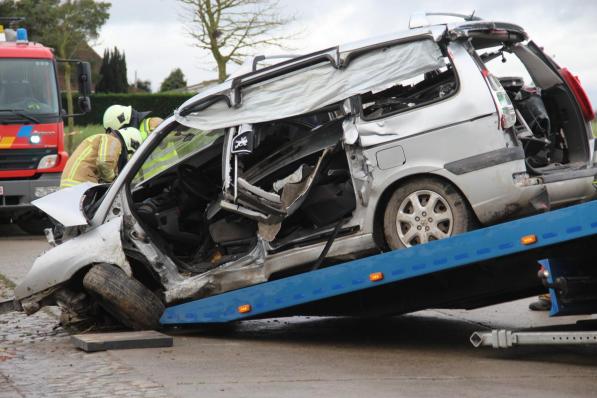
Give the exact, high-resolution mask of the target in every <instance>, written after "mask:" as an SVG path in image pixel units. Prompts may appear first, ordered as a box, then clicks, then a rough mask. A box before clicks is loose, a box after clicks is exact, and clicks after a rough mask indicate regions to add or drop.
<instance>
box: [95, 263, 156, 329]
mask: <svg viewBox="0 0 597 398" xmlns="http://www.w3.org/2000/svg"><path fill="white" fill-rule="evenodd" d="M83 286H85V288H86V289H87V290H88V291H90V292H91V293H92V294H94V295H95V296H96V297H97V298H98V301H99V304H100V306H101V307H102V308H103V309H104V310H106V312H108V313H109V314H110V315H112V316H113V317H114V318H116V320H117V321H119V322H121V323H122V324H123V325H124V326H127V327H129V328H131V329H134V330H145V329H155V328H157V327H158V326H159V320H160V316H161V315H162V313H163V312H164V304H163V303H162V301H161V300H160V299H159V298H158V297H157V296H156V295H155V294H154V293H153V292H152V291H151V290H149V289H148V288H146V287H145V286H144V285H143V284H141V283H140V282H139V281H137V280H135V279H132V278H129V277H128V276H127V275H126V274H125V273H124V271H123V270H122V269H120V268H118V267H116V266H114V265H110V264H97V265H94V266H93V267H92V268H91V269H90V270H89V272H87V274H86V275H85V277H84V278H83Z"/></svg>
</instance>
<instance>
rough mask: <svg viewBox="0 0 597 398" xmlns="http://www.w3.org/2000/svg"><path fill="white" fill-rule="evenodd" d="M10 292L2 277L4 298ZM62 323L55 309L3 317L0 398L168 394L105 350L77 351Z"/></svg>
mask: <svg viewBox="0 0 597 398" xmlns="http://www.w3.org/2000/svg"><path fill="white" fill-rule="evenodd" d="M10 296H12V290H11V289H10V288H8V287H7V286H5V285H4V284H3V283H2V282H1V281H0V299H2V298H8V297H10ZM57 325H58V318H57V316H56V311H39V312H37V313H36V314H34V315H31V316H26V315H25V314H23V313H9V314H4V315H0V398H4V397H7V398H8V397H10V398H15V397H65V396H68V397H85V398H104V397H114V396H126V397H157V398H161V397H168V396H169V395H168V394H167V393H166V391H164V388H163V386H161V385H160V384H157V383H155V382H153V381H151V380H146V379H143V378H139V377H136V376H135V375H134V374H133V372H132V370H131V369H130V368H128V367H127V366H126V365H124V364H122V363H120V362H118V360H117V359H116V358H113V357H110V356H109V355H107V354H106V353H105V352H104V353H101V352H100V353H94V354H87V353H84V352H82V351H80V350H77V349H76V348H75V347H73V346H72V345H71V343H70V341H69V339H70V336H69V335H68V333H66V332H65V331H64V330H63V329H62V328H60V327H57Z"/></svg>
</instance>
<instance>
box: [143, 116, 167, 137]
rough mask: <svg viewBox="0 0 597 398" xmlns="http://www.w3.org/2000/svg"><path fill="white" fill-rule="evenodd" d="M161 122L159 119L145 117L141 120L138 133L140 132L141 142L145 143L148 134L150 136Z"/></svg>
mask: <svg viewBox="0 0 597 398" xmlns="http://www.w3.org/2000/svg"><path fill="white" fill-rule="evenodd" d="M163 121H164V119H162V118H161V117H146V118H145V119H143V120H142V121H141V123H140V124H139V131H140V132H141V138H143V141H145V140H146V139H147V137H148V136H149V134H151V133H152V132H153V130H155V129H156V127H158V126H159V125H160V124H161V123H162V122H163Z"/></svg>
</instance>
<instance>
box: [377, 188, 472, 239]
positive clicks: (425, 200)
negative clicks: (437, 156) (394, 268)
mask: <svg viewBox="0 0 597 398" xmlns="http://www.w3.org/2000/svg"><path fill="white" fill-rule="evenodd" d="M474 220H475V216H474V214H473V212H472V210H471V209H470V207H469V206H468V203H467V201H466V199H465V198H464V197H463V196H462V194H461V193H460V192H459V191H458V190H457V189H455V188H454V186H453V185H452V184H450V183H448V182H446V181H443V180H441V179H437V178H432V177H423V178H419V179H415V180H411V181H408V182H406V183H405V184H404V185H401V186H399V187H398V188H397V189H396V190H395V191H394V193H393V194H392V196H391V197H390V199H389V201H388V203H387V206H386V209H385V212H384V220H383V225H384V236H385V240H386V243H387V244H388V246H389V247H390V249H401V248H406V247H411V246H415V245H418V244H422V243H427V242H429V241H433V240H439V239H444V238H448V237H450V236H453V235H456V234H459V233H463V232H466V231H470V230H471V229H473V228H474Z"/></svg>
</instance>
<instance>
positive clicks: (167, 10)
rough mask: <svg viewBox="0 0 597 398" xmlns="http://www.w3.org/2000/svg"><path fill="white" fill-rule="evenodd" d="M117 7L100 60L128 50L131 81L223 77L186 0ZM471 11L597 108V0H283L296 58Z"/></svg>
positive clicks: (121, 2)
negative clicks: (191, 29)
mask: <svg viewBox="0 0 597 398" xmlns="http://www.w3.org/2000/svg"><path fill="white" fill-rule="evenodd" d="M111 3H112V8H111V10H110V13H111V17H110V19H109V21H108V22H107V23H106V25H105V26H104V27H103V29H102V31H101V34H100V38H99V39H98V40H97V42H96V43H95V45H94V48H95V49H96V50H97V51H98V52H99V53H100V55H101V54H102V53H103V50H104V48H106V47H114V46H117V47H118V48H119V49H122V50H124V51H125V53H126V57H127V66H128V71H129V81H131V82H132V81H133V80H134V76H135V73H136V74H137V76H138V77H139V78H140V79H142V80H147V79H149V80H150V81H151V83H152V88H153V90H154V91H155V90H156V89H158V88H159V85H160V83H161V82H162V80H163V79H164V78H165V77H166V76H167V75H168V74H169V73H170V71H171V70H172V69H174V68H177V67H179V68H181V69H182V71H183V72H184V74H185V76H186V77H187V82H188V83H189V84H194V83H198V82H201V81H203V80H208V79H214V78H215V77H217V74H216V71H215V68H214V64H213V63H212V62H211V58H210V54H209V53H208V52H205V51H202V50H199V49H197V48H195V47H193V41H192V39H190V38H189V37H188V35H187V33H186V28H185V26H187V25H188V24H189V21H190V16H189V15H188V14H187V13H186V12H185V9H184V7H183V5H182V4H181V3H180V2H179V1H178V0H112V1H111ZM471 10H476V14H477V15H479V16H481V17H483V18H484V19H493V20H500V21H507V22H514V23H516V24H519V25H521V26H523V27H524V28H525V29H526V31H527V32H528V33H529V35H530V37H531V39H533V40H535V42H537V43H538V44H539V45H540V46H543V47H545V50H546V52H547V53H548V54H550V55H553V56H555V59H556V61H557V62H558V63H559V64H560V65H562V66H567V67H568V68H569V69H570V70H571V71H572V72H574V73H575V74H578V75H579V77H580V79H581V82H582V83H583V85H584V87H585V88H586V89H587V91H588V92H589V95H590V96H591V98H592V102H593V103H594V104H596V105H597V67H596V65H595V64H596V63H597V27H596V24H597V2H594V1H592V0H568V1H560V0H542V1H529V0H527V1H520V0H500V1H495V0H491V1H489V0H477V1H473V0H460V1H458V2H449V1H445V0H444V1H437V0H422V1H421V0H418V1H414V0H409V1H404V0H300V1H297V0H280V11H281V13H282V14H286V15H295V17H296V22H295V23H294V24H292V25H290V26H288V30H290V31H301V32H302V33H301V35H300V37H299V38H297V39H295V40H294V41H293V42H292V43H291V46H292V47H293V48H294V49H295V50H294V52H296V53H305V52H308V51H313V50H317V49H321V48H326V47H330V46H334V45H336V44H340V43H346V42H351V41H355V40H360V39H363V38H367V37H370V36H377V35H381V34H384V33H390V32H396V31H401V30H405V29H407V27H408V20H409V17H410V15H411V14H412V13H413V12H417V11H446V12H465V13H467V12H470V11H471ZM267 52H268V53H275V52H278V53H279V52H280V50H275V51H272V50H270V51H267ZM286 52H287V51H286Z"/></svg>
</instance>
